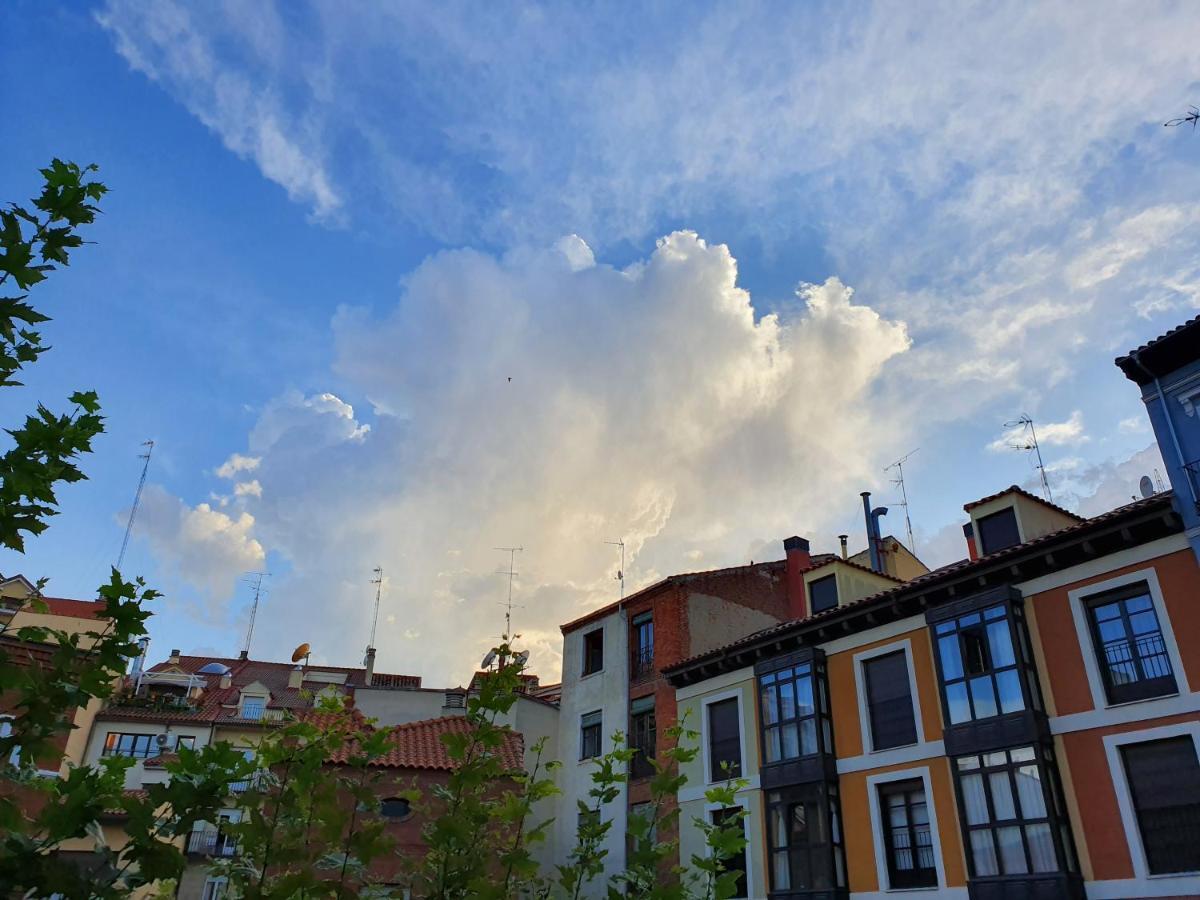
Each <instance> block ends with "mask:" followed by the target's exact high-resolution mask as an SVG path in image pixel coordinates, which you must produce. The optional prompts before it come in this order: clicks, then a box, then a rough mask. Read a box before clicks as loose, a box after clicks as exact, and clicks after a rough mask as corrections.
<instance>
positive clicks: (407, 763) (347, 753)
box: [311, 713, 525, 772]
mask: <svg viewBox="0 0 1200 900" xmlns="http://www.w3.org/2000/svg"><path fill="white" fill-rule="evenodd" d="M322 715H324V714H319V713H318V714H314V715H313V717H312V718H311V720H312V721H320V717H321V716H322ZM389 730H390V732H391V739H392V749H391V750H390V751H389V752H388V753H387V754H386V755H385V756H382V757H380V758H378V759H377V760H375V762H374V763H373V765H376V766H380V767H383V768H389V769H438V770H443V771H447V772H451V771H453V770H454V769H455V768H456V763H455V762H454V760H453V759H451V758H450V754H449V752H448V751H447V750H446V744H445V743H444V742H443V740H442V737H443V736H444V735H447V734H469V733H470V731H471V723H470V722H469V721H468V720H467V717H466V716H443V717H441V718H437V719H422V720H421V721H419V722H407V723H405V724H403V725H396V726H394V727H393V728H391V729H389ZM355 750H356V748H355V746H354V745H349V746H347V747H344V748H342V750H341V751H339V752H338V753H336V754H335V755H334V756H332V757H331V758H330V760H329V761H330V762H331V763H345V762H348V761H349V760H350V759H351V757H353V755H354V753H355ZM497 753H498V754H499V756H500V759H501V761H502V762H503V763H504V767H505V769H506V770H508V771H510V772H519V771H522V770H523V769H524V766H525V760H524V756H525V743H524V740H523V739H522V737H521V735H520V734H519V733H518V732H515V731H512V730H508V731H506V733H505V735H504V740H503V741H502V742H501V744H500V747H499V748H498V750H497Z"/></svg>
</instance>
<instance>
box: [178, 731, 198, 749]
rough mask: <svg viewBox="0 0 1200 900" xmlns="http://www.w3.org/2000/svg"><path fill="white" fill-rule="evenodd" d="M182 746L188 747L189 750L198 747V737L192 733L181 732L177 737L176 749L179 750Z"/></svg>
mask: <svg viewBox="0 0 1200 900" xmlns="http://www.w3.org/2000/svg"><path fill="white" fill-rule="evenodd" d="M180 747H187V748H188V749H189V750H195V749H196V738H195V737H194V736H192V735H190V734H181V735H179V737H177V738H175V750H176V752H178V750H179V748H180Z"/></svg>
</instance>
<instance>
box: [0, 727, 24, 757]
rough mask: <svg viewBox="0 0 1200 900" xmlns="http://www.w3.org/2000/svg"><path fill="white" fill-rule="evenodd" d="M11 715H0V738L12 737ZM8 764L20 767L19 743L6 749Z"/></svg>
mask: <svg viewBox="0 0 1200 900" xmlns="http://www.w3.org/2000/svg"><path fill="white" fill-rule="evenodd" d="M12 733H13V726H12V716H0V739H3V738H8V737H12ZM8 764H9V765H10V766H12V767H13V768H14V769H19V768H21V745H20V744H14V745H13V746H12V747H11V748H10V749H9V751H8Z"/></svg>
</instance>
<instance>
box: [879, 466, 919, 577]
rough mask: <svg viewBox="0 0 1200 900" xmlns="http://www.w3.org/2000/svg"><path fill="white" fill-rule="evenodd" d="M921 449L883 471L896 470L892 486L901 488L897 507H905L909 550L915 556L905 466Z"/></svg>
mask: <svg viewBox="0 0 1200 900" xmlns="http://www.w3.org/2000/svg"><path fill="white" fill-rule="evenodd" d="M920 449H921V448H920V447H917V448H916V450H911V451H909V452H908V453H906V454H905V455H904V456H902V457H900V459H898V460H896V461H895V462H894V463H892V464H891V465H890V466H884V467H883V471H884V472H885V473H886V472H890V471H891V470H892V469H895V470H896V477H895V478H893V479H892V484H894V485H897V486H899V488H900V502H899V503H897V504H896V506H903V507H904V527H905V528H906V529H908V549H909V550H911V551H912V553H913V555H914V556H916V553H917V543H916V541H914V540H913V532H912V519H910V518H909V517H908V491H906V490H905V489H904V464H905V463H906V462H908V460H909V457H911V456H912V455H913V454H914V453H916V452H917V450H920Z"/></svg>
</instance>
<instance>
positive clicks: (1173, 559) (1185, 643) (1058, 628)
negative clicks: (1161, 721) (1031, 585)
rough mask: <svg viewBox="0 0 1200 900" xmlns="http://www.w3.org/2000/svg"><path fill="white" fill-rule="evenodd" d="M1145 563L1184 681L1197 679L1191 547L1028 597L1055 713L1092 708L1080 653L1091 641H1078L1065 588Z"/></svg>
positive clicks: (1199, 621)
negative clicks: (1157, 590) (1156, 588)
mask: <svg viewBox="0 0 1200 900" xmlns="http://www.w3.org/2000/svg"><path fill="white" fill-rule="evenodd" d="M1148 568H1153V569H1154V570H1155V571H1156V572H1157V574H1158V583H1159V586H1160V587H1161V588H1162V593H1163V602H1164V603H1165V604H1166V607H1167V615H1168V616H1169V617H1170V619H1171V628H1172V630H1173V631H1174V633H1175V640H1176V643H1177V644H1179V653H1180V656H1181V657H1182V660H1183V667H1184V671H1185V672H1186V674H1187V679H1188V683H1189V684H1192V685H1196V684H1200V641H1195V640H1188V637H1189V636H1191V635H1196V634H1200V603H1197V602H1196V597H1195V593H1196V581H1197V577H1198V576H1200V572H1198V571H1197V566H1196V558H1195V557H1194V556H1193V555H1192V552H1191V550H1179V551H1177V552H1175V553H1169V554H1167V555H1165V556H1160V557H1157V558H1156V559H1152V560H1149V561H1147V562H1140V563H1136V564H1134V565H1130V566H1124V567H1122V568H1120V569H1112V570H1110V571H1108V572H1105V573H1104V574H1103V575H1097V576H1096V577H1094V578H1085V579H1082V580H1080V581H1077V582H1073V583H1071V584H1068V585H1064V586H1063V587H1060V588H1055V589H1053V590H1049V591H1043V592H1042V593H1040V594H1034V595H1032V597H1031V598H1030V600H1029V602H1030V603H1031V604H1032V605H1033V609H1034V615H1035V616H1036V618H1037V630H1038V638H1039V642H1040V644H1041V647H1042V659H1043V660H1044V665H1045V668H1046V671H1044V672H1041V673H1040V674H1041V679H1042V684H1043V686H1047V684H1048V687H1049V691H1048V692H1049V693H1052V694H1053V695H1054V707H1055V708H1054V712H1055V714H1056V715H1060V716H1062V715H1068V714H1070V713H1077V712H1085V711H1087V710H1090V709H1092V708H1093V704H1092V694H1091V691H1090V690H1089V688H1088V682H1087V674H1086V673H1085V671H1084V668H1083V655H1082V654H1083V653H1084V652H1086V651H1088V650H1090V647H1083V648H1081V647H1080V646H1079V637H1078V635H1077V634H1076V632H1075V621H1074V619H1073V618H1072V616H1071V604H1070V601H1069V599H1068V597H1067V592H1068V591H1072V590H1075V589H1076V588H1081V587H1086V586H1087V585H1089V584H1096V583H1098V582H1101V581H1107V580H1109V579H1111V578H1116V577H1117V576H1119V575H1124V574H1126V573H1129V572H1136V571H1139V570H1144V569H1148Z"/></svg>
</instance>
